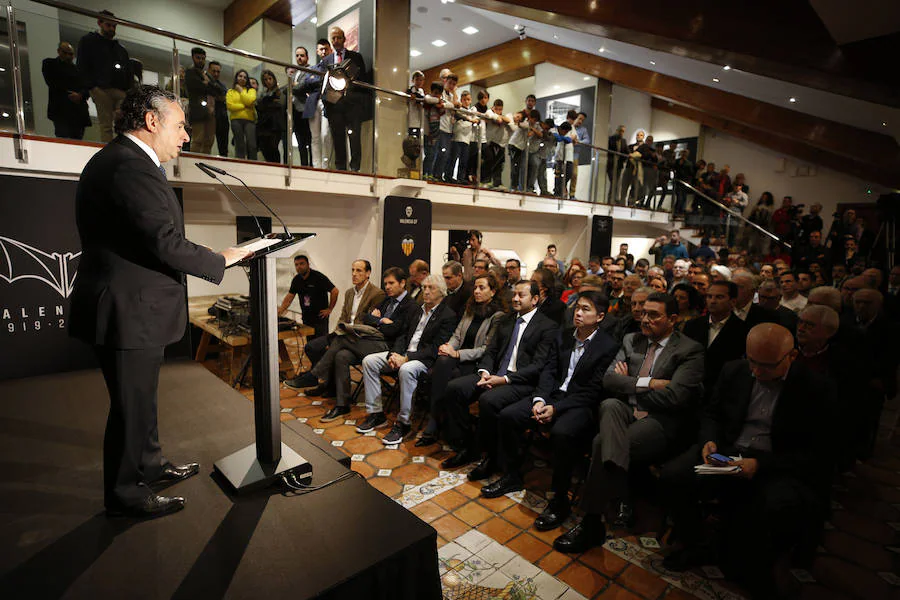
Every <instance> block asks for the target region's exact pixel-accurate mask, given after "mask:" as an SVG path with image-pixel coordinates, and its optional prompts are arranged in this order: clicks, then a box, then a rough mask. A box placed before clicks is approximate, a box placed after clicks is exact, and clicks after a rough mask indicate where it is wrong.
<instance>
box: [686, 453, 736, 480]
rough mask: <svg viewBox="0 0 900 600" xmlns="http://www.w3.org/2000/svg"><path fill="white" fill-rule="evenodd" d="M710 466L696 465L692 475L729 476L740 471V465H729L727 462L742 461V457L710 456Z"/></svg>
mask: <svg viewBox="0 0 900 600" xmlns="http://www.w3.org/2000/svg"><path fill="white" fill-rule="evenodd" d="M709 459H710V460H711V461H712V464H705V463H704V464H702V465H696V466H695V467H694V473H696V474H697V475H731V474H732V473H739V472H740V471H741V467H740V465H730V464H728V463H729V462H733V461H738V460H743V456H725V455H724V454H710V455H709Z"/></svg>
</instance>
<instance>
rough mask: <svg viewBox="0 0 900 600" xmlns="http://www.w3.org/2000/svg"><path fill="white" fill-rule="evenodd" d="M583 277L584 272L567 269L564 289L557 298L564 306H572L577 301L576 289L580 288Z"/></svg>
mask: <svg viewBox="0 0 900 600" xmlns="http://www.w3.org/2000/svg"><path fill="white" fill-rule="evenodd" d="M584 275H585V272H584V271H582V270H581V269H574V268H573V269H569V273H568V275H566V289H565V291H564V292H563V293H562V296H560V297H559V299H560V300H561V301H562V302H563V303H564V304H565V305H566V306H572V305H573V304H575V301H576V300H577V299H578V289H579V288H580V287H581V280H582V279H584Z"/></svg>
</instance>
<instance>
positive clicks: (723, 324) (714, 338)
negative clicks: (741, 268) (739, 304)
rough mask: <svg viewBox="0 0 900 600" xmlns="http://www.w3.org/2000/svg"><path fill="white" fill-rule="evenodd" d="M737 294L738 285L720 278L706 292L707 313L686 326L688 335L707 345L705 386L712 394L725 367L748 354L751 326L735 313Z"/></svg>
mask: <svg viewBox="0 0 900 600" xmlns="http://www.w3.org/2000/svg"><path fill="white" fill-rule="evenodd" d="M737 297H738V286H737V284H735V283H734V282H733V281H716V282H715V283H713V284H712V285H710V286H709V290H708V291H707V292H706V313H707V316H704V317H701V318H699V319H694V320H692V321H691V322H690V323H688V324H686V325H685V326H684V329H682V332H683V333H684V335H686V336H687V337H689V338H691V339H692V340H694V341H695V342H697V343H699V344H700V345H701V346H703V347H704V348H706V363H705V367H706V370H705V375H704V377H703V388H704V391H705V392H706V394H707V395H708V394H711V393H712V388H713V386H714V385H715V383H716V378H717V377H718V376H719V373H720V372H721V371H722V366H723V365H724V364H725V363H727V362H729V361H732V360H737V359H739V358H741V357H743V356H744V347H745V346H746V340H747V332H748V331H750V328H749V327H748V326H747V324H746V323H745V322H744V321H742V320H741V319H739V318H738V317H736V316H735V314H734V305H735V302H736V301H737Z"/></svg>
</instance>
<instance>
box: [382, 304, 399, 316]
mask: <svg viewBox="0 0 900 600" xmlns="http://www.w3.org/2000/svg"><path fill="white" fill-rule="evenodd" d="M396 308H397V301H396V300H391V304H390V306H388V307H387V310H386V311H384V318H385V319H390V318H391V315H392V314H394V309H396Z"/></svg>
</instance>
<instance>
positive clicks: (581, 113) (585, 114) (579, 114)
mask: <svg viewBox="0 0 900 600" xmlns="http://www.w3.org/2000/svg"><path fill="white" fill-rule="evenodd" d="M581 115H584V118H585V119H587V113H586V112H583V111H580V112H579V113H578V115H577V116H581Z"/></svg>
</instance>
